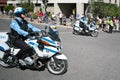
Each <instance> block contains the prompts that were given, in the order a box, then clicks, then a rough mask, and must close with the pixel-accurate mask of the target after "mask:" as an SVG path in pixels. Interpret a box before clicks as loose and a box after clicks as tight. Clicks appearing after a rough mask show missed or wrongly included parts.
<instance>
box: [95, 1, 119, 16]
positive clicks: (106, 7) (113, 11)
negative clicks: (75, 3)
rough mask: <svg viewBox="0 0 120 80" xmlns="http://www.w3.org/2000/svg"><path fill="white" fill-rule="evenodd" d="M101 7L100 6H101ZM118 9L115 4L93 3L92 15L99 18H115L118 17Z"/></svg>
mask: <svg viewBox="0 0 120 80" xmlns="http://www.w3.org/2000/svg"><path fill="white" fill-rule="evenodd" d="M101 5H102V6H101ZM119 13H120V7H118V6H117V5H115V4H109V3H103V2H95V3H94V5H93V15H94V16H99V17H107V16H111V17H112V16H116V17H120V14H119Z"/></svg>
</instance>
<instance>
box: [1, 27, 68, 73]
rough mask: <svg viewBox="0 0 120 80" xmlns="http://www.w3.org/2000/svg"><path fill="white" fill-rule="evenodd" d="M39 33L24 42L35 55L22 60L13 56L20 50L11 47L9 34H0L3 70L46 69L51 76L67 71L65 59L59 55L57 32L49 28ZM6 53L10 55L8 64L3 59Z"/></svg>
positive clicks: (24, 57) (25, 56)
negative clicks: (14, 68) (17, 68)
mask: <svg viewBox="0 0 120 80" xmlns="http://www.w3.org/2000/svg"><path fill="white" fill-rule="evenodd" d="M47 29H48V31H47ZM41 33H42V34H39V36H32V37H29V38H28V39H27V40H26V41H25V42H26V43H27V44H29V45H30V46H31V47H32V48H33V49H34V51H35V54H34V55H32V56H28V55H27V54H24V55H23V57H22V59H19V60H17V58H16V57H15V56H16V54H17V53H18V52H19V51H20V49H18V48H15V47H14V46H11V43H10V39H9V33H7V32H0V65H1V66H2V67H5V68H11V67H17V66H18V67H20V68H21V69H26V68H29V69H37V70H44V69H45V68H47V69H48V71H49V72H50V73H52V74H55V75H60V74H64V73H65V72H66V71H67V67H68V62H67V57H66V56H65V55H64V54H62V53H60V50H61V40H60V38H59V35H58V31H57V30H56V29H53V28H51V27H49V28H46V29H45V30H44V31H43V30H42V32H41ZM6 53H9V54H10V55H9V56H8V58H7V59H8V63H6V62H4V59H3V57H4V55H5V54H6ZM28 54H29V53H28ZM16 64H17V65H16Z"/></svg>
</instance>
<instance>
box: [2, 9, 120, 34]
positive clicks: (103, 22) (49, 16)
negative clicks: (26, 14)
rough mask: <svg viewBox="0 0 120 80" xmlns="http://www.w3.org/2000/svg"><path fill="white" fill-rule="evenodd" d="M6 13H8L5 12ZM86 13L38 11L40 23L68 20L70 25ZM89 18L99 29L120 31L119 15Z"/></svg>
mask: <svg viewBox="0 0 120 80" xmlns="http://www.w3.org/2000/svg"><path fill="white" fill-rule="evenodd" d="M4 14H6V13H5V12H4ZM30 14H31V16H30V20H31V21H33V19H32V13H30ZM7 15H9V16H10V17H11V18H12V17H13V11H12V10H10V11H9V12H8V14H7ZM83 16H85V15H81V16H80V15H73V14H70V15H69V17H66V15H65V14H62V13H58V14H54V12H52V13H51V12H46V13H43V12H42V11H38V12H37V21H38V23H49V22H52V23H55V24H56V23H58V24H60V25H67V23H68V21H69V23H71V24H70V26H72V24H73V23H74V22H75V20H80V19H81V17H83ZM88 18H92V19H93V20H94V21H95V24H96V27H97V29H101V30H103V31H105V32H110V33H112V32H113V31H119V30H120V19H119V18H117V17H103V18H99V17H98V16H97V17H88Z"/></svg>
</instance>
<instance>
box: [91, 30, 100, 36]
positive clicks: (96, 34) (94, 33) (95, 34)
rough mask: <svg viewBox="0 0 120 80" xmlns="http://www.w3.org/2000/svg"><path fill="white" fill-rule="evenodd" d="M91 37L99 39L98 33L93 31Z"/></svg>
mask: <svg viewBox="0 0 120 80" xmlns="http://www.w3.org/2000/svg"><path fill="white" fill-rule="evenodd" d="M90 35H91V36H92V37H97V36H98V32H97V31H92V32H91V34H90Z"/></svg>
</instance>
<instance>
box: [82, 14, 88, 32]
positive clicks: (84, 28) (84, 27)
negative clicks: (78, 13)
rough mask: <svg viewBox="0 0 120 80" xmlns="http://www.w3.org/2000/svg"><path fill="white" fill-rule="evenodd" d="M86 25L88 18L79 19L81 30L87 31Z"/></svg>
mask: <svg viewBox="0 0 120 80" xmlns="http://www.w3.org/2000/svg"><path fill="white" fill-rule="evenodd" d="M87 24H88V17H87V16H86V15H84V16H82V17H81V19H80V27H81V28H83V30H84V31H85V30H87V29H88V27H87Z"/></svg>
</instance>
